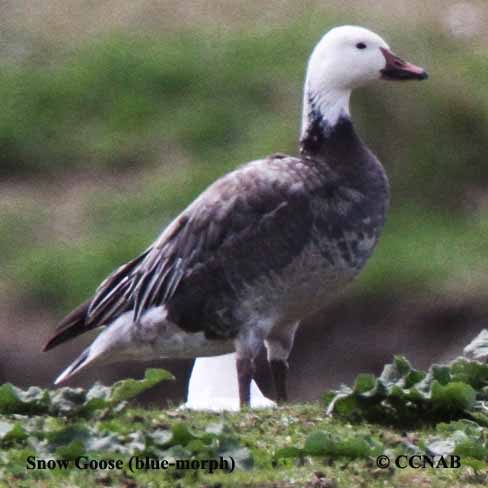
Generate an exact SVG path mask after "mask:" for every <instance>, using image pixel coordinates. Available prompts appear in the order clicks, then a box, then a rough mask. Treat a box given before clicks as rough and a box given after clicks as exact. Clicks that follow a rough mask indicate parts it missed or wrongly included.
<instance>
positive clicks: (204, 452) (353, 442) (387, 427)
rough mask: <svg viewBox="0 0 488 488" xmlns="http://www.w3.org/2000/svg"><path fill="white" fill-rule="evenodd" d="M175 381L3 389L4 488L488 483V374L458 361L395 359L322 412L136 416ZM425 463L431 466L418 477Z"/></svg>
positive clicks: (159, 374) (0, 465) (478, 345)
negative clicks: (147, 396) (424, 363)
mask: <svg viewBox="0 0 488 488" xmlns="http://www.w3.org/2000/svg"><path fill="white" fill-rule="evenodd" d="M487 337H488V331H484V332H483V333H482V335H480V337H478V338H477V342H476V341H475V342H474V343H473V344H474V346H472V347H471V349H472V350H473V349H474V351H473V352H474V353H475V356H476V355H481V352H483V351H484V354H486V344H487V342H488V341H487ZM469 350H470V348H469V347H468V348H467V351H469ZM480 351H481V352H480ZM477 353H479V354H477ZM171 379H173V378H172V376H171V375H170V374H169V373H167V372H166V371H164V370H161V369H148V370H146V374H145V378H144V379H142V380H133V379H129V380H121V381H118V382H117V383H115V384H114V385H112V386H111V387H107V386H103V385H101V384H99V383H96V384H95V385H94V386H92V387H91V388H90V389H89V390H84V389H82V388H70V387H63V388H59V389H57V390H46V389H42V388H38V387H30V388H29V389H27V390H21V389H19V388H16V387H15V386H13V385H11V384H4V385H2V386H0V415H1V416H0V446H1V447H2V454H1V456H0V483H2V484H3V485H4V486H26V487H30V486H53V485H54V486H66V484H69V485H70V486H79V487H85V486H93V484H101V485H104V486H126V487H134V488H135V487H138V486H154V487H159V486H161V487H162V486H168V487H169V486H181V487H184V486H207V487H224V486H226V487H227V486H228V487H233V486H239V487H241V486H247V487H263V486H269V487H272V486H273V487H288V486H289V487H292V486H297V487H298V486H300V487H301V486H308V487H317V488H318V487H341V486H344V487H353V486H368V487H370V486H378V487H379V486H412V485H413V484H421V485H422V486H424V485H425V486H439V487H441V486H449V487H452V486H465V485H468V486H486V483H488V469H487V461H488V438H487V436H486V429H485V428H486V426H488V408H487V406H486V404H487V401H488V391H487V388H488V364H486V363H483V362H480V361H478V360H475V359H468V358H466V357H460V358H458V359H456V360H454V361H452V362H451V363H449V364H447V365H437V366H436V365H434V366H432V367H431V368H430V370H429V371H428V372H424V371H419V370H416V369H414V368H412V366H411V365H410V363H409V362H408V361H407V360H406V359H405V358H401V357H396V358H395V359H394V362H393V363H392V364H388V365H386V366H385V368H384V371H383V373H382V374H381V376H380V377H378V378H375V377H373V376H371V375H360V376H359V377H358V378H357V380H356V382H355V384H354V386H353V387H352V388H349V387H345V386H344V387H343V388H342V389H341V390H340V391H338V392H330V393H327V394H326V395H325V397H324V400H323V402H322V403H316V404H302V405H288V406H283V407H279V408H274V409H264V410H253V411H250V410H244V411H241V412H239V413H221V414H216V413H202V412H198V413H197V412H190V411H185V410H181V409H166V410H158V409H153V408H149V409H147V408H144V409H142V408H139V407H136V406H132V405H131V404H129V403H128V401H129V400H130V399H131V398H132V397H134V396H136V395H137V394H138V393H140V392H141V391H143V390H145V389H147V388H150V387H152V386H154V385H155V384H157V383H158V382H160V381H162V380H171ZM423 456H424V457H423ZM385 459H386V460H389V462H390V465H389V466H386V465H385V464H383V463H384V462H385ZM409 459H414V460H415V461H414V462H413V466H409V464H408V463H409ZM425 459H427V460H428V462H429V463H430V464H427V465H426V466H423V467H420V464H419V463H422V462H427V461H425ZM164 460H165V461H164ZM211 460H212V461H211ZM164 462H167V463H168V465H164V464H163V463H164ZM211 462H213V464H210V463H211ZM137 463H139V464H137ZM169 463H179V464H176V466H172V465H170V464H169ZM206 463H207V464H206Z"/></svg>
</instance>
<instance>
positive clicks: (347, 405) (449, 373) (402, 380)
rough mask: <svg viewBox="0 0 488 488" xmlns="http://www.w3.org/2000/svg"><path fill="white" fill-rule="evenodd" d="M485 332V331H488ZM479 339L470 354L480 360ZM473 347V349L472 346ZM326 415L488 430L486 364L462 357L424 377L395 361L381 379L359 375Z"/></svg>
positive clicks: (333, 397) (329, 398)
mask: <svg viewBox="0 0 488 488" xmlns="http://www.w3.org/2000/svg"><path fill="white" fill-rule="evenodd" d="M485 332H486V331H485ZM479 337H480V336H478V337H477V338H476V339H475V341H473V343H471V344H470V345H469V346H467V348H466V349H467V350H468V351H470V352H472V353H473V354H474V355H480V354H481V353H480V352H479V349H477V348H476V344H480V347H485V344H483V343H482V341H480V340H479ZM473 344H474V345H473ZM324 400H325V403H326V405H327V413H328V414H335V415H339V416H343V417H347V418H349V419H355V420H358V419H362V418H363V419H367V420H369V421H372V422H380V423H390V424H396V425H415V424H434V423H437V422H442V421H449V420H455V419H460V418H466V419H474V420H476V421H477V422H478V423H480V424H483V425H488V409H487V407H486V406H485V403H484V402H486V401H487V400H488V364H486V363H482V362H480V361H477V360H470V359H467V358H465V357H459V358H457V359H455V360H454V361H451V362H450V363H449V364H447V365H433V366H431V368H430V369H429V370H428V371H427V372H426V371H420V370H417V369H415V368H413V367H412V366H411V364H410V363H409V362H408V360H407V359H405V358H404V357H403V356H395V358H394V360H393V363H392V364H387V365H386V366H385V367H384V369H383V372H382V373H381V375H380V376H379V377H378V378H376V377H375V376H374V375H371V374H360V375H359V376H358V377H357V378H356V382H355V384H354V386H353V387H352V388H351V387H348V386H342V388H341V389H339V390H337V391H333V392H329V393H327V394H326V395H325V397H324Z"/></svg>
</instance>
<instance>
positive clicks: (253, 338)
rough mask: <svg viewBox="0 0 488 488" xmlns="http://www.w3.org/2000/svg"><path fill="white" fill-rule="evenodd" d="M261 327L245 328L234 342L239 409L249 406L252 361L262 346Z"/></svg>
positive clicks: (252, 373) (252, 374)
mask: <svg viewBox="0 0 488 488" xmlns="http://www.w3.org/2000/svg"><path fill="white" fill-rule="evenodd" d="M262 334H263V333H262V327H259V324H258V325H257V326H256V327H246V328H245V329H244V330H243V331H242V332H241V333H240V334H239V336H238V337H237V339H236V340H235V341H234V347H235V351H236V369H237V381H238V383H239V401H240V404H241V407H243V406H245V405H251V382H252V380H253V376H254V360H255V359H256V356H257V355H258V353H259V351H260V349H261V347H262V346H263V335H262Z"/></svg>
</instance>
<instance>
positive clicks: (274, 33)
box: [0, 0, 488, 396]
mask: <svg viewBox="0 0 488 488" xmlns="http://www.w3.org/2000/svg"><path fill="white" fill-rule="evenodd" d="M1 8H2V11H1V13H2V23H4V27H5V28H4V32H3V33H2V34H1V35H2V42H1V43H0V57H1V68H0V100H1V110H0V270H1V273H0V292H1V298H0V322H1V329H2V334H3V337H2V350H1V351H0V373H1V374H2V375H3V378H4V379H9V380H12V379H13V380H16V381H17V382H19V383H29V382H38V383H45V382H47V381H50V379H51V378H50V376H49V375H50V374H51V369H53V368H54V369H56V368H59V367H61V366H62V364H63V361H65V360H66V357H67V355H68V353H67V352H66V351H65V353H61V352H60V353H57V355H56V354H54V353H53V354H51V355H50V356H48V355H43V356H41V355H39V353H38V350H39V348H40V347H41V345H42V343H43V342H44V341H45V339H46V337H47V335H49V332H50V331H51V330H52V329H53V327H54V325H55V322H56V321H57V320H58V319H60V318H61V317H62V316H63V315H64V314H65V313H66V312H68V311H69V310H70V308H71V307H74V306H75V305H77V304H78V303H79V302H81V301H82V300H84V299H85V298H86V297H87V296H88V295H89V294H90V293H91V292H92V291H93V290H94V288H95V287H96V285H97V284H98V283H99V282H100V281H101V280H102V279H103V278H104V277H105V276H106V274H108V273H109V272H110V271H111V270H112V269H113V268H114V267H116V266H117V265H119V264H121V263H123V262H124V261H125V260H127V259H130V258H131V257H133V256H134V255H136V254H138V253H139V252H140V251H141V250H143V249H144V248H145V247H146V246H147V245H148V244H149V243H150V242H151V241H152V240H153V239H154V238H155V237H156V235H157V234H158V232H159V231H160V230H161V229H162V228H163V227H164V225H166V224H167V223H168V222H169V220H170V219H171V218H172V217H174V216H175V215H177V213H178V212H179V211H181V210H182V209H183V208H184V207H185V206H186V205H187V204H188V203H189V202H190V201H191V200H192V199H193V198H194V197H195V196H196V195H197V194H198V193H199V192H200V191H202V190H203V189H204V188H205V187H206V186H207V185H208V184H209V183H210V182H212V181H213V180H214V179H215V178H217V177H218V176H220V175H222V174H223V173H225V172H227V171H229V170H231V169H233V168H235V167H236V166H238V165H239V164H241V163H243V162H245V161H248V160H251V159H257V158H260V157H262V156H264V155H266V154H269V153H272V152H276V151H280V152H288V153H291V154H296V152H297V138H298V132H299V122H300V120H301V97H302V92H301V90H302V83H303V78H304V69H305V65H306V61H307V58H308V56H309V54H310V51H311V49H312V47H313V46H314V45H315V43H316V42H317V41H318V39H319V38H320V37H321V35H322V34H323V33H324V32H325V31H326V30H328V29H329V28H330V27H332V26H334V25H337V24H346V23H353V24H359V25H363V26H365V27H368V28H370V29H372V30H374V31H376V32H378V33H379V34H380V35H382V36H383V37H385V38H386V39H387V41H388V42H389V44H390V46H391V47H392V49H393V50H394V51H395V52H397V53H398V54H399V55H401V56H402V57H405V58H406V59H408V60H410V61H412V62H414V63H415V64H418V65H421V66H423V67H425V68H426V69H427V71H428V72H429V75H430V79H429V80H428V81H427V82H423V83H409V84H395V83H390V84H387V83H377V84H376V85H373V86H371V87H369V88H366V89H363V90H361V91H358V92H357V93H355V94H354V96H353V100H352V114H353V118H354V120H355V122H356V125H357V127H358V130H359V132H360V134H361V135H362V137H363V139H364V140H365V141H366V143H367V144H368V145H369V147H370V148H371V149H372V150H373V151H374V152H375V153H376V154H377V155H378V156H379V158H380V160H381V161H382V162H383V163H384V165H385V167H386V169H387V172H388V174H389V177H390V182H391V186H392V205H391V211H390V214H389V218H388V222H387V226H386V228H385V231H384V234H383V236H382V239H381V241H380V244H379V247H378V248H377V250H376V252H375V254H374V257H373V258H372V259H371V261H370V263H369V264H368V266H367V268H366V270H365V272H364V273H363V274H362V275H361V276H360V278H359V279H358V280H357V282H356V283H355V284H354V286H353V287H352V288H351V289H350V290H349V291H348V293H347V296H346V297H345V298H344V299H343V301H342V302H341V303H342V305H341V306H343V307H345V309H347V310H351V309H354V307H357V308H358V310H359V311H358V314H359V316H360V318H361V320H363V321H366V322H368V320H370V321H373V319H372V318H369V319H368V317H367V316H365V315H367V314H368V313H369V312H368V310H369V309H368V304H375V305H374V308H375V314H376V315H377V314H378V310H383V311H384V313H385V314H387V315H388V317H390V318H391V321H390V322H389V323H388V325H387V326H384V327H387V328H388V331H389V333H390V336H389V337H390V339H389V346H388V347H387V348H386V349H387V350H388V353H390V352H391V351H393V352H400V351H397V350H395V347H396V346H395V344H396V345H398V344H399V340H398V337H399V334H400V332H399V331H401V330H402V331H403V332H402V333H404V332H405V328H407V329H408V327H411V328H412V334H413V333H414V332H415V331H416V332H417V333H418V336H417V337H418V339H412V343H411V346H412V350H413V351H415V350H417V349H416V345H417V346H418V344H419V341H422V333H421V332H422V330H424V331H425V328H429V330H432V328H434V329H435V330H438V331H439V335H442V331H443V330H444V329H443V327H444V325H443V324H444V323H443V322H442V321H441V320H439V319H438V318H437V315H436V316H435V317H436V318H435V319H431V318H426V319H425V320H424V319H419V321H420V322H419V321H417V323H416V325H415V326H412V325H408V324H409V322H408V319H409V317H408V316H409V313H410V315H413V314H414V313H415V314H417V312H418V310H417V308H418V309H419V310H420V309H421V310H428V311H429V313H431V312H432V310H433V309H434V310H436V309H438V310H440V311H441V312H442V314H444V315H442V314H441V316H442V317H444V316H447V317H449V313H448V312H446V310H447V311H449V310H451V309H452V307H454V308H455V310H454V312H453V313H455V314H456V313H457V314H458V313H459V310H461V311H463V314H464V315H462V318H461V319H460V321H459V323H460V325H458V326H456V331H455V332H456V334H457V335H456V334H454V336H452V337H451V336H449V337H450V340H456V341H457V342H456V344H457V345H458V346H459V345H460V344H462V343H463V341H464V335H466V334H467V332H468V331H471V330H475V329H477V328H479V327H480V326H481V325H483V323H484V322H483V321H484V317H485V316H486V315H485V312H486V311H487V309H486V306H485V302H486V290H487V289H488V286H487V285H488V191H487V188H488V164H487V162H486V154H487V151H486V149H487V142H486V141H487V139H488V90H487V86H488V56H487V48H488V38H487V33H486V29H484V26H486V22H487V21H488V6H486V3H485V2H462V3H460V2H455V1H443V2H440V1H432V2H420V1H409V2H406V1H398V2H381V1H379V2H371V1H350V0H349V1H344V2H323V1H320V2H319V1H309V2H303V3H297V2H292V1H283V2H268V3H266V4H263V3H258V2H247V3H246V4H245V5H244V4H242V3H241V2H238V1H235V0H232V1H228V2H223V1H215V0H207V1H200V2H198V1H189V0H186V1H180V2H176V1H173V0H168V1H164V2H156V1H149V0H143V1H140V2H127V1H122V2H115V1H106V2H101V3H95V2H81V1H74V0H71V1H65V2H61V1H59V0H47V1H46V2H42V3H39V4H35V5H34V4H32V2H27V1H25V2H24V1H16V2H14V1H6V2H3V3H2V7H1ZM358 304H359V305H358ZM405 304H408V306H407V305H405ZM378 307H379V308H378ZM395 307H396V308H395ZM340 310H343V309H341V308H340V307H339V309H338V311H337V313H336V314H335V315H334V319H333V321H334V324H335V326H339V327H340V324H341V320H346V321H347V320H349V321H351V320H352V319H351V316H350V315H348V316H347V317H346V318H344V319H341V315H343V314H341V312H340ZM392 310H393V311H392ZM350 313H351V312H350ZM426 313H427V312H426ZM446 313H447V315H445V314H446ZM376 315H375V316H376ZM420 315H421V316H422V314H420ZM424 315H425V314H424ZM427 315H428V314H427ZM392 317H394V318H392ZM429 317H430V316H429ZM324 320H326V319H324V318H323V317H322V316H320V317H318V318H316V319H314V320H312V322H313V323H312V325H311V326H310V327H312V328H313V327H315V330H317V328H320V327H322V328H323V327H324V324H323V322H324ZM330 320H332V319H330ZM354 320H356V319H354ZM354 320H352V321H354ZM422 320H424V321H423V322H422ZM457 323H458V322H456V324H457ZM358 327H359V328H360V326H359V325H358ZM358 327H356V328H354V327H353V328H352V329H351V331H350V333H349V336H348V337H349V339H347V340H346V342H348V341H349V342H350V337H351V336H354V334H355V332H354V331H355V330H357V328H358ZM310 330H312V329H310ZM374 330H375V331H376V332H375V333H380V334H382V337H383V333H384V331H382V330H379V329H378V328H376V329H374ZM395 334H396V335H395ZM412 337H413V335H412ZM301 340H302V342H301V344H302V345H304V344H306V337H305V336H303V338H302V339H301ZM323 340H324V341H326V337H325V335H324V336H323ZM415 340H417V342H415ZM337 341H338V343H341V344H344V338H342V339H340V338H338V339H337ZM384 341H385V342H388V339H385V340H384ZM371 342H375V341H374V340H371ZM441 342H442V338H441ZM449 344H450V343H449ZM449 344H446V345H445V347H446V348H448V346H449ZM324 347H325V346H324ZM378 347H379V346H378ZM428 347H430V345H428ZM79 349H80V346H79V345H77V346H76V348H72V349H68V352H69V353H70V354H71V355H72V354H74V351H78V350H79ZM359 349H361V344H356V349H355V350H359ZM397 349H398V347H397ZM382 350H383V349H382ZM443 351H444V350H443V349H442V345H441V346H440V347H439V349H438V350H437V353H436V354H437V355H438V356H439V357H443V354H444V352H443ZM363 352H364V351H363ZM60 354H64V355H63V356H61V355H60ZM351 354H353V353H351ZM385 354H386V353H385ZM356 356H357V355H356ZM29 361H30V362H29ZM26 364H29V365H30V367H27V368H26V367H23V366H22V365H26ZM337 367H339V366H337ZM50 368H51V369H50ZM297 391H299V389H297ZM297 395H299V394H298V393H297ZM305 396H306V395H305ZM309 396H313V395H312V394H311V395H309Z"/></svg>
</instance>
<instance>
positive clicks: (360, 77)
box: [304, 25, 427, 125]
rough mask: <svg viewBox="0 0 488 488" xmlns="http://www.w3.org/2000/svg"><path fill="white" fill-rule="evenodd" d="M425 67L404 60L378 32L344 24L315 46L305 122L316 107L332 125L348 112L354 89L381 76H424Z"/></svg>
mask: <svg viewBox="0 0 488 488" xmlns="http://www.w3.org/2000/svg"><path fill="white" fill-rule="evenodd" d="M426 77H427V74H426V73H425V71H424V70H423V69H422V68H419V67H417V66H414V65H412V64H410V63H406V62H405V61H402V60H401V59H400V58H398V57H397V56H395V55H394V54H393V53H392V52H391V51H390V47H389V46H388V44H387V43H386V42H385V41H384V40H383V39H382V38H381V37H380V36H378V35H377V34H375V33H374V32H371V31H369V30H368V29H365V28H363V27H356V26H350V25H346V26H341V27H335V28H333V29H331V30H330V31H329V32H327V33H326V34H325V35H324V36H323V37H322V39H321V40H320V41H319V43H318V44H317V45H316V46H315V48H314V50H313V52H312V54H311V56H310V59H309V62H308V69H307V76H306V81H305V90H304V123H305V122H306V120H305V119H306V117H307V116H308V113H309V111H310V107H309V100H310V99H312V100H314V108H316V109H318V110H320V111H321V113H322V115H323V116H324V117H325V118H326V119H327V120H328V122H329V123H330V124H331V125H334V124H335V122H336V121H337V119H338V118H339V117H340V116H341V114H342V113H343V112H344V113H345V114H346V115H348V114H349V97H350V94H351V91H352V90H353V89H354V88H358V87H360V86H363V85H366V84H368V83H369V82H371V81H374V80H379V79H388V80H407V79H424V78H426Z"/></svg>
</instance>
